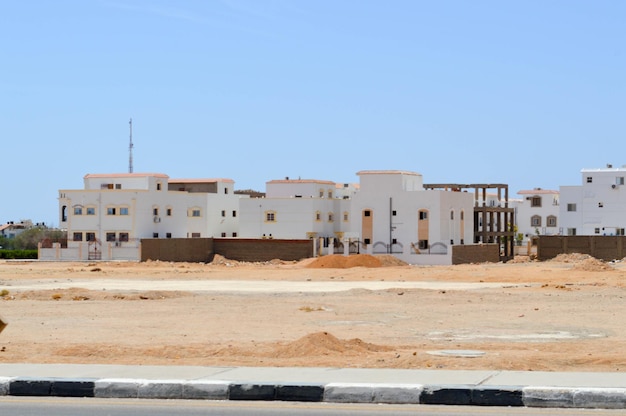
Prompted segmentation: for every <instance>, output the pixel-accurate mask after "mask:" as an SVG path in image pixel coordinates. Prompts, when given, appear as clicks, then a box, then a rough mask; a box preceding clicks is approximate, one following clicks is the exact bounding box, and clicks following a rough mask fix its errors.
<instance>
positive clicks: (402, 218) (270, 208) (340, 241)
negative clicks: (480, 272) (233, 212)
mask: <svg viewBox="0 0 626 416" xmlns="http://www.w3.org/2000/svg"><path fill="white" fill-rule="evenodd" d="M357 175H358V176H359V177H360V183H359V184H358V185H351V184H335V183H334V182H331V181H323V180H301V179H298V180H290V179H288V178H287V179H285V180H275V181H270V182H267V184H266V185H267V192H266V197H265V198H260V199H257V198H252V199H249V200H242V201H240V203H241V205H240V211H241V216H240V224H239V226H240V235H241V237H247V238H280V239H289V238H293V239H305V238H323V239H324V245H325V246H328V247H330V248H329V250H332V249H333V248H335V247H339V246H341V245H343V246H344V247H343V248H341V249H339V252H342V251H345V250H346V245H350V246H351V247H352V250H354V247H356V250H358V251H359V252H368V253H392V254H394V255H395V256H397V257H399V258H402V259H403V260H405V261H407V262H409V263H422V264H437V263H441V264H449V263H450V262H451V250H450V246H451V245H453V244H465V243H472V239H473V203H474V197H473V194H470V193H467V192H452V191H445V190H425V189H424V187H423V180H422V175H420V174H418V173H414V172H406V171H395V170H389V171H387V170H385V171H361V172H358V173H357ZM355 244H356V245H355Z"/></svg>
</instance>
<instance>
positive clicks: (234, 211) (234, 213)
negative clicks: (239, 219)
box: [233, 210, 237, 218]
mask: <svg viewBox="0 0 626 416" xmlns="http://www.w3.org/2000/svg"><path fill="white" fill-rule="evenodd" d="M236 216H237V211H236V210H233V218H235V217H236Z"/></svg>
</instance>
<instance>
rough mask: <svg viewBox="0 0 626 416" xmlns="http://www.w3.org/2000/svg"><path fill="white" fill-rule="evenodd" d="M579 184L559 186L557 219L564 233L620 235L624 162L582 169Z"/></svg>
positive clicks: (625, 204)
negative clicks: (618, 164)
mask: <svg viewBox="0 0 626 416" xmlns="http://www.w3.org/2000/svg"><path fill="white" fill-rule="evenodd" d="M581 176H582V185H579V186H561V187H560V199H561V205H560V210H559V221H560V223H561V227H562V229H563V234H565V235H624V230H625V229H626V183H625V178H626V166H622V167H619V168H614V167H612V166H611V165H608V166H607V167H606V168H601V169H582V170H581Z"/></svg>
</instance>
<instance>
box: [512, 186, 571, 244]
mask: <svg viewBox="0 0 626 416" xmlns="http://www.w3.org/2000/svg"><path fill="white" fill-rule="evenodd" d="M517 194H518V195H520V196H521V199H519V200H514V201H510V202H511V205H512V206H513V207H514V208H515V225H516V226H517V233H518V234H521V235H522V240H521V241H527V240H528V239H530V238H532V237H533V236H537V235H559V234H561V231H562V229H561V227H560V224H559V220H558V218H559V209H560V203H559V200H560V194H559V191H553V190H547V189H541V188H535V189H532V190H522V191H519V192H518V193H517ZM516 237H517V236H516Z"/></svg>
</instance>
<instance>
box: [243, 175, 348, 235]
mask: <svg viewBox="0 0 626 416" xmlns="http://www.w3.org/2000/svg"><path fill="white" fill-rule="evenodd" d="M348 188H349V187H348ZM350 189H353V188H350ZM346 196H348V198H349V193H348V192H346V191H344V187H342V188H341V189H340V190H339V191H337V186H336V184H335V183H334V182H330V181H321V180H302V179H295V180H290V179H284V180H273V181H269V182H267V183H266V196H265V198H250V199H248V200H243V199H242V200H241V201H240V211H241V216H240V219H239V230H240V236H241V237H243V238H281V239H305V238H334V237H336V236H337V233H339V232H341V231H342V230H343V229H344V228H345V225H343V224H344V223H345V222H346V221H347V219H346V218H345V217H344V215H347V213H348V208H347V207H348V204H349V202H348V201H349V200H348V199H347V198H345V197H346Z"/></svg>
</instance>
